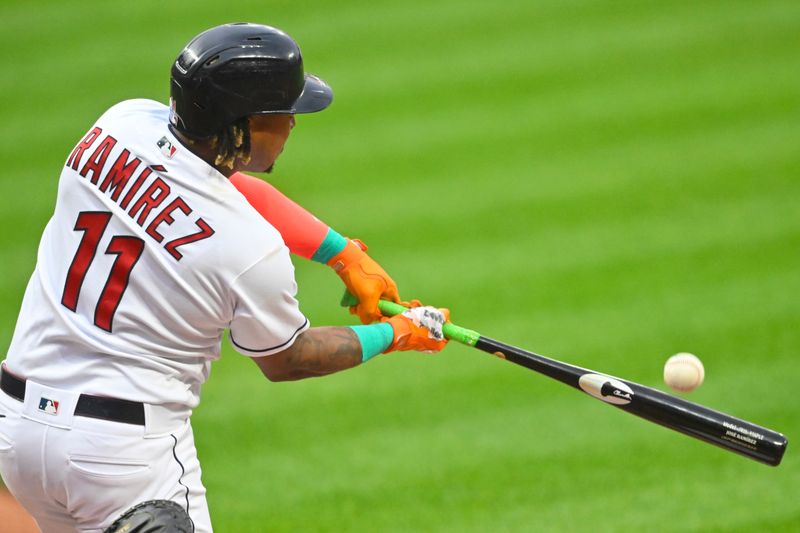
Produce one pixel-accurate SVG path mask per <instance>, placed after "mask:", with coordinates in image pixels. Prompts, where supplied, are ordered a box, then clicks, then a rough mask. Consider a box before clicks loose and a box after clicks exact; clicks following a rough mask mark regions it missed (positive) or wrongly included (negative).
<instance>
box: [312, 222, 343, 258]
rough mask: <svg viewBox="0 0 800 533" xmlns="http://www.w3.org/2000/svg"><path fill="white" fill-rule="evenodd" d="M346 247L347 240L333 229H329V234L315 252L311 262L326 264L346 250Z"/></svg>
mask: <svg viewBox="0 0 800 533" xmlns="http://www.w3.org/2000/svg"><path fill="white" fill-rule="evenodd" d="M345 246H347V239H345V238H344V237H342V236H341V235H339V234H338V233H336V232H335V231H333V229H332V228H328V233H326V234H325V238H324V239H323V240H322V244H320V245H319V248H317V251H316V252H314V255H313V256H312V257H311V260H312V261H316V262H317V263H323V264H325V263H327V262H328V261H330V260H331V259H333V256H334V255H336V254H338V253H339V252H341V251H342V250H344V247H345Z"/></svg>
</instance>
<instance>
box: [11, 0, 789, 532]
mask: <svg viewBox="0 0 800 533" xmlns="http://www.w3.org/2000/svg"><path fill="white" fill-rule="evenodd" d="M113 4H118V5H113ZM238 20H248V21H256V22H262V23H268V24H272V25H275V26H278V27H281V28H283V29H285V30H287V31H289V32H290V33H291V34H292V35H293V36H294V37H296V38H297V39H298V41H299V42H300V44H301V46H302V48H303V52H304V57H305V60H306V67H307V70H308V71H310V72H313V73H316V74H318V75H320V76H321V77H323V78H324V79H326V80H327V81H328V82H329V83H330V84H331V85H332V86H333V88H334V91H335V94H336V98H335V101H334V104H333V106H332V107H331V108H330V109H329V110H327V111H325V112H323V113H321V114H319V115H311V116H302V117H299V118H298V124H297V128H296V129H295V131H294V133H293V135H292V138H291V139H290V141H289V144H288V146H287V149H286V151H285V152H284V154H283V156H282V159H281V160H280V161H279V164H278V166H277V169H276V172H275V174H274V175H272V176H271V177H270V179H271V180H272V182H273V183H275V184H276V185H277V186H278V187H280V188H282V189H283V190H284V191H285V192H287V193H288V194H289V195H290V196H292V197H293V198H295V199H297V200H298V201H299V202H300V203H302V204H304V205H305V206H307V207H308V208H309V209H311V210H312V211H313V212H315V213H316V214H317V215H318V216H320V217H321V218H322V219H324V220H325V221H326V222H328V223H330V224H331V225H332V226H333V227H334V228H336V229H338V230H339V231H340V232H341V233H345V234H347V235H351V236H357V237H360V238H361V239H363V240H364V241H365V242H367V243H368V244H370V247H371V248H370V252H371V253H372V255H373V256H374V257H375V258H377V259H378V260H379V261H380V262H381V263H382V264H383V266H384V267H385V268H386V269H387V270H388V271H389V272H390V273H391V274H392V275H393V276H394V277H395V279H396V280H397V281H398V283H399V285H400V288H401V292H402V294H403V296H404V297H406V298H414V297H416V298H420V299H422V300H423V301H426V302H430V303H434V304H437V305H442V306H448V307H450V308H451V310H452V316H453V319H454V320H455V321H456V322H458V323H460V324H462V325H464V326H468V327H472V328H474V329H477V330H479V331H481V332H483V333H485V334H486V335H488V336H491V337H493V338H498V339H502V340H505V341H506V342H509V343H512V344H516V345H519V346H522V347H525V348H528V349H531V350H534V351H537V352H539V353H543V354H546V355H551V356H553V357H557V358H560V359H563V360H565V361H568V362H572V363H575V364H578V365H581V366H585V367H589V368H593V369H596V370H600V371H604V372H607V373H610V374H614V375H619V376H622V377H625V378H627V379H630V380H633V381H637V382H640V383H644V384H647V385H650V386H655V387H659V388H663V387H664V385H663V384H662V382H661V371H662V365H663V362H664V361H665V360H666V358H667V357H668V356H669V355H671V354H673V353H675V352H678V351H691V352H694V353H696V354H697V355H698V356H699V357H700V358H701V359H703V361H704V363H705V365H706V383H705V384H704V385H703V387H701V388H700V389H699V390H698V391H696V392H694V393H692V394H691V395H689V396H688V398H689V399H691V400H693V401H697V402H699V403H702V404H705V405H708V406H710V407H713V408H716V409H719V410H723V411H726V412H730V413H732V414H735V415H737V416H740V417H742V418H745V419H749V420H752V421H754V422H756V423H760V424H763V425H766V426H769V427H774V428H775V429H778V430H780V431H782V432H784V433H785V434H786V435H787V436H788V437H789V438H790V440H793V439H794V441H795V442H794V445H792V444H791V443H790V446H789V450H788V452H787V455H786V457H785V459H784V462H783V464H782V465H781V466H780V467H778V468H775V469H773V468H770V467H767V466H763V465H760V464H758V463H755V462H752V461H749V460H747V459H744V458H741V457H739V456H736V455H734V454H729V453H726V452H724V451H721V450H719V449H717V448H714V447H712V446H708V445H706V444H703V443H700V442H699V441H695V440H692V439H689V438H687V437H684V436H682V435H679V434H677V433H674V432H671V431H667V430H665V429H663V428H661V427H659V426H655V425H652V424H650V423H647V422H644V421H642V420H640V419H637V418H635V417H631V416H628V415H625V414H623V413H621V412H620V411H617V410H615V409H612V408H610V407H608V406H605V405H603V404H601V403H600V402H597V401H594V400H592V399H591V398H588V397H587V396H585V395H583V394H581V393H579V392H577V391H575V390H572V389H570V388H568V387H564V386H562V385H561V384H558V383H556V382H553V381H551V380H548V379H547V378H544V377H541V376H539V375H537V374H534V373H531V372H528V371H525V370H524V369H521V368H519V367H515V366H514V365H511V364H508V363H504V362H503V361H500V360H498V359H496V358H492V357H489V356H487V355H485V354H483V353H481V352H478V351H476V350H472V349H469V348H466V347H463V346H457V345H455V344H452V345H450V346H449V347H448V348H447V349H446V350H445V351H444V352H443V353H442V354H441V355H438V356H435V357H432V356H427V355H422V354H415V353H410V354H396V355H390V356H384V357H380V358H378V359H376V360H375V361H374V362H370V363H369V364H368V365H365V366H363V367H360V368H357V369H355V370H353V371H350V372H346V373H343V374H341V375H337V376H332V377H327V378H323V379H318V380H309V381H306V382H299V383H288V384H272V383H269V382H267V381H265V380H264V379H263V378H262V377H261V375H260V373H259V372H258V370H257V368H256V367H255V366H254V365H253V364H252V363H251V362H249V361H247V360H246V358H244V357H242V356H239V355H238V354H236V353H235V352H233V350H231V349H230V347H229V346H227V342H226V346H225V349H224V355H223V357H222V360H221V361H219V362H218V363H216V364H215V365H214V369H213V372H212V376H211V379H210V381H209V383H208V384H207V385H206V387H205V389H204V393H203V402H202V404H201V407H200V408H199V409H198V410H197V411H196V413H195V416H194V425H195V432H196V437H197V445H198V450H199V454H200V459H201V461H202V463H203V465H204V481H205V484H206V486H207V487H208V489H209V494H208V498H209V503H210V506H211V512H212V517H213V519H214V523H215V526H216V528H217V530H218V531H222V532H262V531H331V532H345V531H347V532H355V531H359V532H361V531H387V532H393V531H409V532H413V531H424V532H440V531H441V532H444V531H448V532H449V531H453V532H455V531H458V532H490V531H491V532H495V531H513V532H522V531H577V530H587V531H588V530H591V531H619V530H620V529H625V530H642V531H703V532H706V531H741V532H744V531H791V530H795V531H800V503H799V502H800V500H798V490H800V458H799V457H800V456H799V455H798V453H797V449H796V446H797V439H800V400H799V399H798V398H800V396H799V395H798V392H797V388H796V383H797V380H798V374H800V359H798V358H799V357H800V353H799V352H800V298H799V296H800V32H799V31H798V28H800V3H798V2H796V1H791V0H784V1H771V0H765V1H760V2H748V1H731V0H724V1H723V0H718V1H702V2H692V1H662V2H650V1H644V2H599V1H581V0H577V1H554V0H547V1H534V0H510V1H506V2H493V3H486V2H478V1H474V0H473V1H464V0H442V1H427V2H426V1H421V0H413V1H411V2H392V1H386V0H372V1H365V0H342V1H338V2H323V1H312V2H305V3H297V2H286V1H275V2H257V1H246V2H227V3H225V2H210V1H196V2H192V3H178V2H176V3H162V2H153V1H143V2H124V3H123V2H119V3H111V2H100V1H92V2H80V3H77V2H76V3H70V2H56V1H48V2H22V1H19V0H17V1H13V0H12V1H7V2H5V3H4V4H3V5H2V7H0V30H2V31H0V44H2V47H3V50H4V52H5V53H4V67H3V75H2V77H0V87H1V88H2V95H3V98H2V101H1V102H0V114H1V116H2V118H3V120H2V121H0V159H1V160H2V165H3V171H2V180H1V181H0V198H1V199H2V200H1V201H2V211H0V221H1V222H2V225H0V239H1V240H0V249H2V252H1V253H2V261H0V297H1V298H2V300H1V301H0V313H1V315H0V316H2V321H0V333H1V334H2V343H3V344H4V345H5V346H7V345H8V343H9V342H10V339H11V335H12V332H13V327H14V322H15V318H16V314H17V311H18V308H19V304H20V301H21V298H22V294H23V291H24V286H25V283H26V282H27V279H28V277H29V276H30V273H31V271H32V270H33V267H34V264H35V258H36V247H37V243H38V239H39V235H40V233H41V231H42V229H43V227H44V225H45V223H46V221H47V219H48V218H49V216H50V213H51V212H52V208H53V204H54V198H55V193H56V181H57V177H58V174H59V172H60V169H61V166H62V165H63V161H64V159H65V158H66V156H67V154H68V152H69V150H70V149H71V148H72V146H74V144H75V143H76V142H77V141H78V140H79V138H80V136H81V135H83V133H84V132H85V131H86V130H87V129H88V127H89V126H90V124H91V123H92V122H93V121H94V119H95V118H96V117H97V116H98V115H99V114H100V113H101V112H102V111H104V110H105V109H106V108H107V107H108V106H110V105H111V104H113V103H115V102H117V101H119V100H123V99H127V98H138V97H146V98H153V99H157V100H160V101H166V100H167V98H168V72H169V66H170V64H171V61H172V60H173V59H174V57H175V56H176V55H177V53H178V51H179V50H180V48H181V47H182V45H183V44H184V43H185V42H186V41H187V40H188V39H189V38H191V37H192V36H193V35H194V34H196V33H198V32H199V31H201V30H202V29H205V28H206V27H210V26H213V25H216V24H220V23H223V22H232V21H238ZM295 264H296V267H297V280H298V283H299V286H300V293H299V297H300V300H301V304H302V308H303V309H304V311H305V313H306V314H307V315H308V316H309V318H310V319H311V321H312V323H314V324H316V325H330V324H353V323H354V322H353V319H352V318H351V317H350V316H349V315H347V314H346V313H345V312H343V311H342V310H341V309H340V308H339V307H338V306H337V302H338V299H339V296H340V295H341V286H340V283H339V281H338V279H337V278H336V276H335V275H333V273H331V272H330V271H328V269H327V268H324V267H320V266H319V265H316V264H309V263H307V262H304V261H303V260H297V261H295Z"/></svg>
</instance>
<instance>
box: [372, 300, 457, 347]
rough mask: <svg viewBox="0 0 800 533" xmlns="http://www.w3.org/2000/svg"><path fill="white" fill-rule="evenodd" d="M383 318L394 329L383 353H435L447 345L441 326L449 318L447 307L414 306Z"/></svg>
mask: <svg viewBox="0 0 800 533" xmlns="http://www.w3.org/2000/svg"><path fill="white" fill-rule="evenodd" d="M384 320H385V321H386V322H388V323H389V324H391V325H392V329H393V330H394V340H392V344H390V345H389V348H387V349H386V351H385V352H384V353H388V352H393V351H395V350H399V351H405V350H417V351H419V352H427V353H435V352H438V351H440V350H441V349H442V348H444V347H445V346H446V345H447V339H445V338H444V333H443V332H442V326H444V323H445V322H447V321H448V320H450V310H449V309H436V308H435V307H430V306H427V307H414V308H411V309H409V310H408V311H405V312H404V313H402V314H399V315H395V316H393V317H392V318H388V319H384Z"/></svg>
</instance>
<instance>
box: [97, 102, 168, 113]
mask: <svg viewBox="0 0 800 533" xmlns="http://www.w3.org/2000/svg"><path fill="white" fill-rule="evenodd" d="M148 114H149V115H156V116H166V115H168V114H169V107H167V106H166V105H164V104H162V103H161V102H157V101H155V100H149V99H147V98H132V99H130V100H123V101H122V102H118V103H116V104H114V105H112V106H111V107H109V108H108V109H107V110H106V112H105V113H103V115H102V116H101V118H107V117H124V116H130V115H136V116H141V115H148Z"/></svg>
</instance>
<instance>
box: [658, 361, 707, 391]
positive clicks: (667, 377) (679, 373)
mask: <svg viewBox="0 0 800 533" xmlns="http://www.w3.org/2000/svg"><path fill="white" fill-rule="evenodd" d="M704 378H705V368H704V367H703V363H702V361H700V359H698V358H697V356H696V355H694V354H691V353H688V352H681V353H677V354H675V355H673V356H672V357H670V358H669V359H667V362H666V363H665V364H664V383H666V384H667V386H668V387H669V388H671V389H672V390H675V391H678V392H691V391H693V390H695V389H696V388H697V387H699V386H700V385H702V384H703V379H704Z"/></svg>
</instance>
